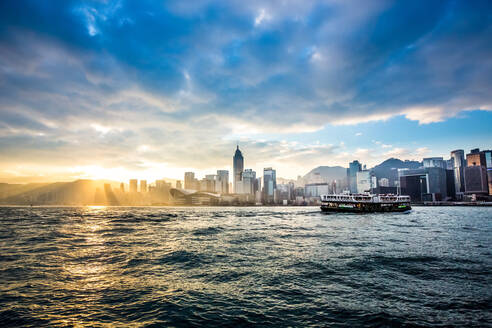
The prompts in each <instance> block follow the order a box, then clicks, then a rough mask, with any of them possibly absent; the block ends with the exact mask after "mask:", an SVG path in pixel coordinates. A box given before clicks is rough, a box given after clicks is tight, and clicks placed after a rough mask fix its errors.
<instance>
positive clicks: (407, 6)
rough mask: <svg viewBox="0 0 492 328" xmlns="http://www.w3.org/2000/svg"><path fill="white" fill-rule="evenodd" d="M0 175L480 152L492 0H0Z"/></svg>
mask: <svg viewBox="0 0 492 328" xmlns="http://www.w3.org/2000/svg"><path fill="white" fill-rule="evenodd" d="M0 18H1V19H0V86H1V88H0V153H1V154H2V156H1V157H0V180H1V181H7V182H13V181H47V180H71V179H75V178H80V177H89V178H110V179H125V180H126V179H128V178H130V177H136V178H147V179H150V180H154V179H157V178H162V177H172V178H182V174H183V172H184V171H185V170H194V171H196V172H197V173H198V174H199V175H200V174H204V173H209V172H214V171H215V170H216V169H223V168H230V166H231V164H232V163H231V162H232V154H233V151H234V148H235V144H236V142H239V143H240V146H241V148H242V149H243V152H244V153H245V156H246V163H245V166H246V167H251V168H253V169H256V170H257V171H261V170H262V168H263V167H265V166H274V167H276V168H277V170H278V175H279V176H283V177H295V176H297V175H298V174H305V173H306V172H308V171H309V170H310V169H311V168H313V167H315V166H318V165H343V166H346V165H347V163H348V162H349V161H351V160H354V159H358V160H360V161H362V162H363V163H366V164H368V166H372V165H375V164H377V163H379V162H381V161H383V160H384V159H386V158H389V157H398V158H402V159H421V158H422V157H424V156H448V155H449V151H451V150H453V149H457V148H462V149H465V151H469V149H470V148H472V147H481V148H491V147H490V140H492V138H491V137H492V132H491V129H490V127H491V124H492V92H491V86H492V42H491V40H492V4H491V3H490V1H376V0H375V1H338V0H333V1H309V0H307V1H288V0H286V1H271V2H269V1H255V0H252V1H234V0H232V1H211V0H197V1H20V0H17V1H9V0H7V1H2V2H1V3H0Z"/></svg>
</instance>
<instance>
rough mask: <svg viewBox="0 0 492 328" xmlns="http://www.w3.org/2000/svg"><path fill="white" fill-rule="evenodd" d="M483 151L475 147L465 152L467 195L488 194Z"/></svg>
mask: <svg viewBox="0 0 492 328" xmlns="http://www.w3.org/2000/svg"><path fill="white" fill-rule="evenodd" d="M485 153H486V152H485V151H480V149H478V148H476V149H472V150H471V151H470V153H469V154H466V167H465V193H466V194H467V195H473V194H476V195H482V196H483V195H488V194H489V186H488V177H487V162H486V160H485ZM491 164H492V163H491Z"/></svg>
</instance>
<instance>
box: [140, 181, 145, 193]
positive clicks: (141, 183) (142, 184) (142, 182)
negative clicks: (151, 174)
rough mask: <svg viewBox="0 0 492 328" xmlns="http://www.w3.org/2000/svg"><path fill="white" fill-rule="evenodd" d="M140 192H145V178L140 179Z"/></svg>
mask: <svg viewBox="0 0 492 328" xmlns="http://www.w3.org/2000/svg"><path fill="white" fill-rule="evenodd" d="M140 192H147V180H140Z"/></svg>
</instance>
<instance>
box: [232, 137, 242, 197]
mask: <svg viewBox="0 0 492 328" xmlns="http://www.w3.org/2000/svg"><path fill="white" fill-rule="evenodd" d="M232 166H233V174H234V178H233V181H234V193H236V194H237V193H239V192H240V190H238V184H239V183H240V181H242V179H243V170H244V158H243V154H242V153H241V151H240V150H239V145H237V148H236V152H235V153H234V157H233V158H232Z"/></svg>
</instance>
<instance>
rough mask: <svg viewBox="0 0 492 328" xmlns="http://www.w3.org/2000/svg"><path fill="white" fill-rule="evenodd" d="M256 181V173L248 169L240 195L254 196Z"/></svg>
mask: <svg viewBox="0 0 492 328" xmlns="http://www.w3.org/2000/svg"><path fill="white" fill-rule="evenodd" d="M255 180H256V172H255V171H253V170H252V169H246V170H244V172H243V176H242V190H241V191H240V193H242V194H251V195H252V194H254V192H255V189H254V188H255Z"/></svg>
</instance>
